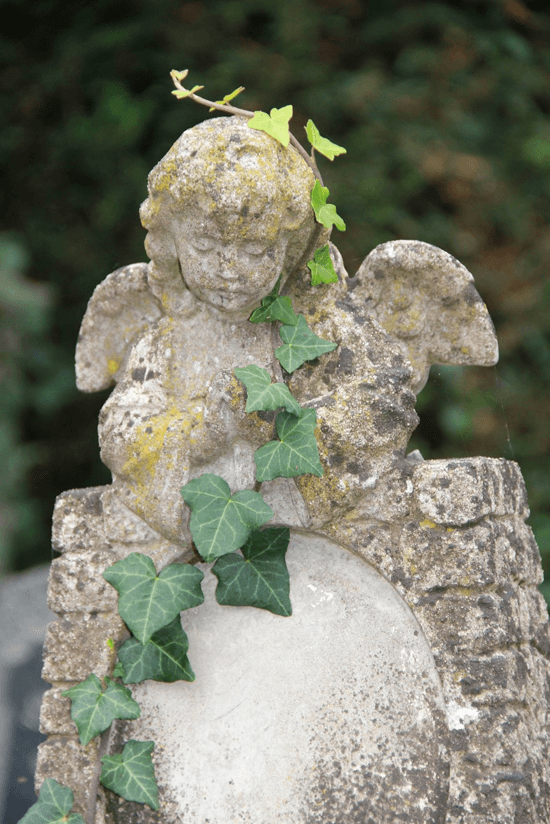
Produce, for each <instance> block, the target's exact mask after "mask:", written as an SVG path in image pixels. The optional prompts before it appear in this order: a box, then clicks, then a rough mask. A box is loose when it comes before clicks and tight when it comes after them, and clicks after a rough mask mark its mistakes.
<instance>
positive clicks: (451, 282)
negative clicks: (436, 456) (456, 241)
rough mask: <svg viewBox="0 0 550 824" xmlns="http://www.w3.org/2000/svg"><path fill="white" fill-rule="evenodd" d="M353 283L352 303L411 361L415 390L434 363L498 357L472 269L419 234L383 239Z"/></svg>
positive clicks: (487, 362)
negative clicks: (374, 322) (383, 241)
mask: <svg viewBox="0 0 550 824" xmlns="http://www.w3.org/2000/svg"><path fill="white" fill-rule="evenodd" d="M355 283H356V285H355V288H354V289H353V291H352V296H353V297H352V299H353V301H354V303H355V304H356V305H357V306H361V307H362V308H363V309H364V310H366V311H367V312H368V314H370V315H372V316H373V317H374V318H375V319H376V320H377V321H378V323H379V324H380V325H381V326H382V327H383V328H384V329H385V330H386V332H387V333H388V334H389V335H391V336H392V337H393V338H394V339H395V340H397V341H398V342H399V344H400V346H401V348H402V350H403V352H404V353H405V354H406V355H407V357H408V358H409V360H410V361H411V363H412V366H413V369H414V372H415V376H414V391H415V392H416V393H417V394H418V392H420V390H421V389H422V387H423V386H424V384H425V383H426V380H427V379H428V373H429V371H430V366H431V365H432V364H435V363H438V364H467V365H474V364H475V365H478V366H494V364H495V363H496V362H497V360H498V344H497V339H496V335H495V330H494V327H493V324H492V321H491V318H490V317H489V313H488V311H487V307H486V306H485V304H484V303H483V301H482V299H481V297H480V296H479V294H478V292H477V291H476V288H475V286H474V279H473V277H472V275H471V274H470V272H469V271H468V270H467V269H466V267H465V266H463V265H462V264H461V263H460V262H459V261H458V260H457V259H456V258H454V257H453V256H452V255H450V254H448V253H447V252H444V251H443V250H442V249H438V248H437V246H432V245H431V244H429V243H422V242H421V241H417V240H394V241H390V242H389V243H382V244H380V246H377V247H376V248H375V249H373V250H372V252H371V253H370V254H369V255H368V256H367V257H366V258H365V260H364V261H363V263H362V264H361V266H360V267H359V270H358V271H357V274H356V277H355Z"/></svg>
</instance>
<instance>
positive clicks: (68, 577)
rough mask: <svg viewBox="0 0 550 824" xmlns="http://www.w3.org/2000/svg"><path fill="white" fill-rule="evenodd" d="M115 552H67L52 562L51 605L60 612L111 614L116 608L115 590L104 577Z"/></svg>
mask: <svg viewBox="0 0 550 824" xmlns="http://www.w3.org/2000/svg"><path fill="white" fill-rule="evenodd" d="M117 560H118V556H117V555H116V554H115V553H114V552H105V551H101V550H100V551H94V550H93V549H92V550H91V551H90V552H88V553H86V554H85V555H83V554H82V553H76V552H66V553H65V554H64V555H62V556H61V558H56V559H55V560H53V561H52V565H51V571H50V585H49V588H48V606H49V608H50V609H51V610H53V611H54V612H58V613H64V612H111V611H116V609H117V603H118V600H117V593H116V590H115V589H114V588H113V587H112V586H111V585H110V584H109V583H107V581H106V580H105V578H103V572H104V571H105V570H106V569H107V567H108V566H111V564H114V563H115V562H116V561H117Z"/></svg>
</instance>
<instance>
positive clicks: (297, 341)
mask: <svg viewBox="0 0 550 824" xmlns="http://www.w3.org/2000/svg"><path fill="white" fill-rule="evenodd" d="M279 335H280V336H281V339H282V340H283V341H284V343H283V345H282V346H279V347H277V349H276V350H275V357H276V358H277V360H278V361H279V363H280V364H281V366H282V367H283V369H286V371H287V372H294V370H295V369H298V367H299V366H301V365H302V364H303V363H305V362H306V361H309V360H314V359H315V358H318V357H319V355H323V354H325V353H326V352H332V350H333V349H336V347H337V345H338V344H336V343H332V341H330V340H324V339H323V338H320V337H319V336H318V335H316V334H315V333H314V332H312V331H311V329H310V328H309V326H308V325H307V323H306V319H305V318H304V316H303V315H298V324H297V325H296V326H281V328H280V329H279Z"/></svg>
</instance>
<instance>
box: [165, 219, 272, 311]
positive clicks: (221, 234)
mask: <svg viewBox="0 0 550 824" xmlns="http://www.w3.org/2000/svg"><path fill="white" fill-rule="evenodd" d="M175 243H176V253H177V256H178V259H179V263H180V267H181V273H182V277H183V280H184V281H185V284H186V285H187V287H188V289H189V290H190V292H192V293H193V295H194V296H195V297H196V298H198V300H200V301H203V302H204V303H207V304H209V305H210V306H213V307H214V308H216V309H217V310H218V311H220V312H222V313H223V314H224V315H229V316H231V317H234V318H235V319H246V318H248V316H249V315H250V313H251V312H252V310H253V309H254V308H255V307H256V306H258V304H259V303H260V301H261V299H262V298H263V297H265V296H266V295H267V294H269V292H270V291H271V289H272V288H273V286H274V285H275V283H276V282H277V279H278V278H279V276H280V274H281V272H282V269H283V265H284V259H285V252H286V239H285V238H284V236H283V233H280V234H279V235H278V237H275V238H269V239H268V238H266V236H265V233H264V234H263V235H262V233H261V232H260V231H258V228H257V227H254V225H253V224H251V225H248V226H246V225H243V223H242V220H241V221H239V222H237V221H235V222H234V225H233V226H231V222H229V225H228V224H227V223H226V225H225V226H224V227H223V230H222V229H220V228H219V227H218V226H217V225H216V224H215V222H214V221H208V222H207V221H202V222H201V224H200V226H199V227H197V224H196V223H194V225H189V224H188V225H187V226H186V227H185V228H184V229H183V231H181V232H178V233H177V236H176V239H175Z"/></svg>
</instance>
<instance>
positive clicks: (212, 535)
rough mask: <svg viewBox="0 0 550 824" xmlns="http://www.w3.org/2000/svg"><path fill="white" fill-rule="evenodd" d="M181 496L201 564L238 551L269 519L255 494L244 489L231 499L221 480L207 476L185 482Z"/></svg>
mask: <svg viewBox="0 0 550 824" xmlns="http://www.w3.org/2000/svg"><path fill="white" fill-rule="evenodd" d="M181 494H182V495H183V500H184V501H185V503H186V504H187V505H188V506H190V507H191V510H192V514H191V521H190V529H191V534H192V536H193V540H194V542H195V546H196V547H197V549H198V551H199V552H200V554H201V555H202V557H203V558H204V560H205V561H214V560H215V559H216V558H219V557H220V556H221V555H227V554H228V553H229V552H234V551H235V550H236V549H239V547H241V546H242V545H243V544H244V542H245V541H246V539H247V538H248V536H249V535H250V533H251V532H252V530H253V529H256V528H257V527H259V526H262V524H265V523H266V521H269V520H270V519H271V518H272V517H273V510H272V509H271V507H270V506H268V505H267V504H266V502H265V501H264V499H263V498H262V496H261V495H260V494H259V493H258V492H252V491H250V490H248V489H245V490H243V491H242V492H235V494H234V495H231V492H230V489H229V486H228V485H227V483H226V482H225V481H224V480H223V478H220V477H219V475H212V474H211V473H210V472H206V473H205V474H204V475H201V477H200V478H195V479H194V480H192V481H189V483H188V484H186V485H185V486H184V487H183V489H182V490H181Z"/></svg>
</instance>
